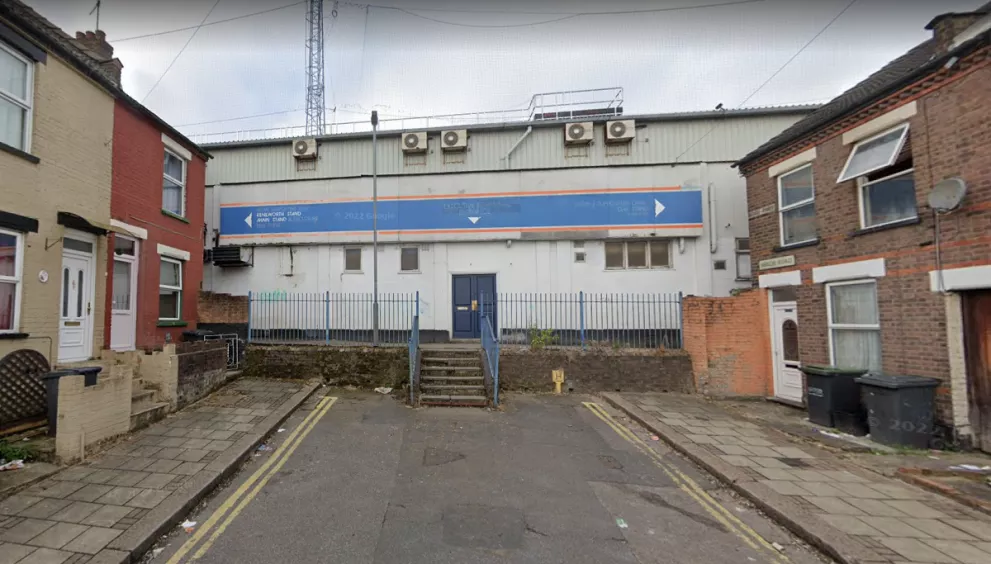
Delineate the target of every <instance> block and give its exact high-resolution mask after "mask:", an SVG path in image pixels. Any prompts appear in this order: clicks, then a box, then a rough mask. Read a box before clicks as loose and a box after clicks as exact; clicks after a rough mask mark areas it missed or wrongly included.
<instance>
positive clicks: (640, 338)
mask: <svg viewBox="0 0 991 564" xmlns="http://www.w3.org/2000/svg"><path fill="white" fill-rule="evenodd" d="M681 300H682V294H681V292H678V293H664V294H660V293H658V294H653V293H652V294H632V293H631V294H613V293H585V292H578V293H577V294H556V293H555V294H547V293H540V294H526V293H516V294H496V297H495V316H494V317H495V318H494V320H493V326H494V328H495V329H496V331H495V336H496V337H497V338H498V341H499V342H501V343H502V344H524V345H529V346H530V347H534V348H540V347H544V346H563V347H582V348H587V347H589V346H609V347H614V348H620V347H632V348H650V349H652V348H661V347H663V348H670V349H677V348H681V347H682V343H683V339H682V311H681ZM491 301H492V299H491V297H488V298H483V300H482V302H483V303H485V302H489V303H491Z"/></svg>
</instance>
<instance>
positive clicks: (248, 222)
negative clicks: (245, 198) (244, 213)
mask: <svg viewBox="0 0 991 564" xmlns="http://www.w3.org/2000/svg"><path fill="white" fill-rule="evenodd" d="M244 222H245V223H247V224H248V227H251V214H250V213H249V214H248V217H246V218H244Z"/></svg>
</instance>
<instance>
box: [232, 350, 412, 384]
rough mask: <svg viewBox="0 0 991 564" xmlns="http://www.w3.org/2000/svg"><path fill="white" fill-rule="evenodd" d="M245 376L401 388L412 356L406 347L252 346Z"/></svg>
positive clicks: (405, 380) (406, 379)
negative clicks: (311, 379) (319, 379)
mask: <svg viewBox="0 0 991 564" xmlns="http://www.w3.org/2000/svg"><path fill="white" fill-rule="evenodd" d="M245 375H247V376H257V377H264V378H293V379H301V380H303V379H309V378H322V379H323V381H324V383H326V384H327V385H329V386H357V387H359V388H377V387H379V386H386V387H390V388H399V387H401V386H402V385H403V383H405V382H407V381H408V380H409V353H408V352H407V350H406V348H405V347H374V348H373V347H332V346H321V345H260V344H252V345H249V346H248V351H247V368H246V369H245Z"/></svg>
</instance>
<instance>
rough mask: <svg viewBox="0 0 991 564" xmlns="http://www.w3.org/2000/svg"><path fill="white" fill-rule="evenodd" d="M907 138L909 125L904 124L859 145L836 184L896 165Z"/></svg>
mask: <svg viewBox="0 0 991 564" xmlns="http://www.w3.org/2000/svg"><path fill="white" fill-rule="evenodd" d="M907 136H908V124H907V123H903V124H902V125H899V126H898V127H896V128H894V129H889V130H888V131H885V132H884V133H880V134H878V135H875V136H874V137H868V138H867V139H864V140H863V141H861V142H859V143H857V144H856V145H854V146H853V150H852V151H850V157H849V158H848V159H847V161H846V166H844V167H843V172H841V173H840V177H839V178H838V179H837V180H836V182H837V183H839V182H846V181H847V180H852V179H854V178H858V177H860V176H865V175H867V174H869V173H871V172H874V171H876V170H880V169H882V168H887V167H889V166H891V165H893V164H895V159H897V158H898V154H899V153H900V152H901V150H902V145H904V144H905V138H906V137H907Z"/></svg>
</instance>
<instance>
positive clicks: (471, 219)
mask: <svg viewBox="0 0 991 564" xmlns="http://www.w3.org/2000/svg"><path fill="white" fill-rule="evenodd" d="M480 219H482V218H480V217H469V218H468V221H470V222H471V223H472V225H474V224H476V223H478V220H480Z"/></svg>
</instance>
